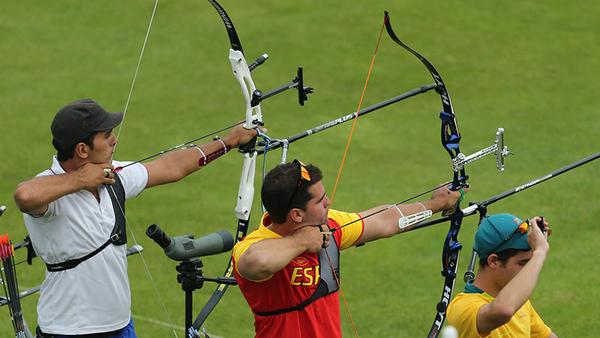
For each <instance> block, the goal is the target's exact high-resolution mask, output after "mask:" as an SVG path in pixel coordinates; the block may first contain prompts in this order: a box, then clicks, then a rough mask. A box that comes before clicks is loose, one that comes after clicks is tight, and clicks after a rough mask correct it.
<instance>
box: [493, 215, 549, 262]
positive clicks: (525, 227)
mask: <svg viewBox="0 0 600 338" xmlns="http://www.w3.org/2000/svg"><path fill="white" fill-rule="evenodd" d="M537 226H538V227H539V228H540V230H542V232H545V231H546V229H545V228H544V218H543V217H542V219H541V220H538V221H537ZM529 227H530V225H529V219H526V220H524V221H523V222H521V224H519V226H518V227H517V228H516V229H515V231H513V232H512V233H511V234H510V235H509V236H508V237H506V238H505V239H504V240H503V241H502V243H500V244H499V245H498V246H496V247H495V248H494V249H493V250H492V251H491V252H490V254H493V253H497V252H496V251H498V249H500V248H501V247H502V246H503V245H504V244H506V243H507V242H508V241H510V240H511V239H512V238H513V237H514V236H515V235H516V234H521V235H524V234H526V233H527V232H528V231H529Z"/></svg>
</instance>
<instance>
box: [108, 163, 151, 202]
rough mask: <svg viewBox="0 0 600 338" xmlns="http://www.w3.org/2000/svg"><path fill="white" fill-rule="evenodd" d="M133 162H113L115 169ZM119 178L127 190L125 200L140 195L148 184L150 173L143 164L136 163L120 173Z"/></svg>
mask: <svg viewBox="0 0 600 338" xmlns="http://www.w3.org/2000/svg"><path fill="white" fill-rule="evenodd" d="M129 163H131V162H119V161H113V165H114V166H115V168H117V167H123V166H125V165H127V164H129ZM119 177H120V178H121V182H122V183H123V189H125V199H129V198H131V197H136V196H137V195H139V194H140V193H141V192H142V191H143V190H144V188H146V184H147V183H148V171H147V170H146V167H144V165H143V164H141V163H136V164H133V165H130V166H128V167H127V168H124V169H123V170H121V171H119Z"/></svg>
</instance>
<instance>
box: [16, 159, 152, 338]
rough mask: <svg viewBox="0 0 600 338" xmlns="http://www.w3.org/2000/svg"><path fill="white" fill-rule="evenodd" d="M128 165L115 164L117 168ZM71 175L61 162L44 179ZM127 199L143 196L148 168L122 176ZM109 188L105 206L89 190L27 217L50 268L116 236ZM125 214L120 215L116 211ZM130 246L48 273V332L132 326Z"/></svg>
mask: <svg viewBox="0 0 600 338" xmlns="http://www.w3.org/2000/svg"><path fill="white" fill-rule="evenodd" d="M125 164H127V163H125V162H117V161H113V165H114V166H115V167H117V166H123V165H125ZM64 173H65V171H64V170H63V169H62V167H61V166H60V164H59V162H58V161H57V159H56V157H54V158H53V161H52V167H51V168H50V169H48V170H45V171H43V172H42V173H40V174H38V176H49V175H60V174H64ZM119 177H120V178H121V182H122V183H123V188H124V190H125V198H131V197H135V196H137V195H138V194H139V193H140V192H142V190H144V188H145V187H146V183H147V181H148V173H147V171H146V168H145V167H144V166H143V165H142V164H135V165H132V166H129V167H127V168H125V169H123V170H122V171H120V172H119ZM108 189H110V188H108V187H105V186H103V187H101V188H99V193H100V202H98V200H96V198H95V197H94V195H93V194H92V193H91V192H89V191H87V190H80V191H78V192H75V193H72V194H69V195H66V196H63V197H61V198H59V199H57V200H56V201H54V202H52V203H50V204H49V205H48V211H46V213H45V214H44V215H42V216H40V217H33V216H31V215H28V214H24V219H25V226H26V227H27V231H28V232H29V236H30V237H31V241H32V243H33V247H34V249H35V251H36V253H37V254H38V256H40V257H41V258H42V260H43V261H44V262H45V263H49V264H53V263H61V262H64V261H67V260H69V259H73V258H79V257H82V256H84V255H86V254H89V253H91V252H92V251H94V250H95V249H97V248H98V247H100V246H101V245H102V244H104V243H105V242H106V241H107V240H108V238H109V237H110V234H111V232H112V230H113V227H114V224H115V213H114V211H113V207H112V202H111V199H110V197H109V194H108ZM116 212H120V211H118V210H117V211H116ZM126 256H127V245H120V246H115V245H112V244H111V245H109V246H107V247H106V248H105V249H104V250H102V251H101V252H99V253H98V254H96V255H95V256H93V257H92V258H90V259H88V260H86V261H84V262H82V263H80V264H79V265H77V266H76V267H75V268H72V269H69V270H64V271H57V272H48V271H46V278H45V279H44V282H43V283H42V287H41V295H40V300H39V303H38V325H39V326H40V328H41V329H42V331H43V332H46V333H54V334H68V335H79V334H89V333H98V332H108V331H114V330H119V329H121V328H123V327H125V326H126V325H127V323H128V322H129V320H130V315H131V313H130V306H131V294H130V290H129V280H128V277H127V257H126Z"/></svg>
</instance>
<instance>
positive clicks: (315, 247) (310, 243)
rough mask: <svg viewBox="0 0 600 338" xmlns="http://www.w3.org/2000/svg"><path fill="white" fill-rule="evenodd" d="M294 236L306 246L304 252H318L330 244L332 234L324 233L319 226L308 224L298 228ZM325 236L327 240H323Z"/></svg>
mask: <svg viewBox="0 0 600 338" xmlns="http://www.w3.org/2000/svg"><path fill="white" fill-rule="evenodd" d="M292 236H294V239H295V240H296V241H297V243H298V244H300V245H301V246H302V247H303V248H304V252H310V253H316V252H319V250H321V248H322V247H324V246H326V245H327V244H329V236H330V235H329V234H326V235H324V234H323V233H322V232H321V230H320V229H319V227H318V226H312V225H308V226H303V227H301V228H300V229H298V230H296V232H294V234H293V235H292ZM324 238H325V242H323V239H324ZM324 244H325V245H324Z"/></svg>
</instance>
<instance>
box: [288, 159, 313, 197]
mask: <svg viewBox="0 0 600 338" xmlns="http://www.w3.org/2000/svg"><path fill="white" fill-rule="evenodd" d="M292 164H293V165H295V166H297V167H298V178H297V180H296V187H295V188H294V192H293V193H292V195H291V196H290V199H289V201H288V206H289V207H290V208H291V207H292V202H293V201H294V197H296V195H297V194H298V190H300V186H301V185H302V182H303V181H306V182H310V181H311V178H310V173H309V172H308V169H307V168H306V165H305V164H304V163H302V162H301V161H298V160H294V161H293V162H292Z"/></svg>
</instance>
